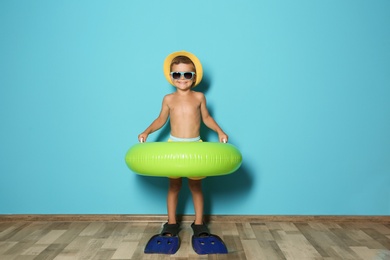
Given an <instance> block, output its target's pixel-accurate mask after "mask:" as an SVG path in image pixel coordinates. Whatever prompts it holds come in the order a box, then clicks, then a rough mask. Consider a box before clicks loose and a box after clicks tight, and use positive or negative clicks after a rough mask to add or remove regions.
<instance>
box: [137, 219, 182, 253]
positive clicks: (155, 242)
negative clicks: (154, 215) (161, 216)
mask: <svg viewBox="0 0 390 260" xmlns="http://www.w3.org/2000/svg"><path fill="white" fill-rule="evenodd" d="M179 230H180V225H179V224H168V223H165V224H164V226H163V230H162V231H161V233H160V234H157V235H154V236H152V237H151V238H150V239H149V241H148V243H147V244H146V246H145V250H144V253H145V254H169V255H173V254H175V253H176V252H177V250H179V247H180V239H179V236H178V235H177V234H178V233H179Z"/></svg>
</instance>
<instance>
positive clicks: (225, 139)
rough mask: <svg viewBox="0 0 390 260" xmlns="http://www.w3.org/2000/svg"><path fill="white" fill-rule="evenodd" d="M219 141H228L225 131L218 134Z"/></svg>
mask: <svg viewBox="0 0 390 260" xmlns="http://www.w3.org/2000/svg"><path fill="white" fill-rule="evenodd" d="M218 138H219V141H220V142H221V143H227V142H228V136H227V134H225V133H221V134H219V135H218Z"/></svg>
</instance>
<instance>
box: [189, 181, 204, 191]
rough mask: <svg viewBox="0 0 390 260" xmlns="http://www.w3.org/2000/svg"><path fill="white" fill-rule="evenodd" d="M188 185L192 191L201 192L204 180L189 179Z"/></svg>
mask: <svg viewBox="0 0 390 260" xmlns="http://www.w3.org/2000/svg"><path fill="white" fill-rule="evenodd" d="M188 186H189V187H190V190H191V192H201V191H202V181H201V180H188Z"/></svg>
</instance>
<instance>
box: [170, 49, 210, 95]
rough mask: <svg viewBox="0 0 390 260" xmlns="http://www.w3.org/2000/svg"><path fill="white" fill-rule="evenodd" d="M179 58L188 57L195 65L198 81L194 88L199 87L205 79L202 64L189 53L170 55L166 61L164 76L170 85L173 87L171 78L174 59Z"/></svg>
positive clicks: (180, 52) (181, 52) (182, 52)
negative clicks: (203, 78)
mask: <svg viewBox="0 0 390 260" xmlns="http://www.w3.org/2000/svg"><path fill="white" fill-rule="evenodd" d="M177 56H186V57H188V58H189V59H190V60H191V61H192V62H193V63H194V65H195V70H196V80H195V83H194V86H193V87H195V86H197V85H198V84H199V83H200V82H201V81H202V77H203V68H202V64H201V63H200V60H199V59H198V58H197V57H196V56H195V55H194V54H192V53H190V52H188V51H177V52H173V53H171V54H169V55H168V56H167V57H166V58H165V61H164V67H163V69H164V76H165V78H166V79H167V80H168V82H169V83H170V84H172V85H173V82H172V78H171V63H172V60H173V59H174V58H176V57H177Z"/></svg>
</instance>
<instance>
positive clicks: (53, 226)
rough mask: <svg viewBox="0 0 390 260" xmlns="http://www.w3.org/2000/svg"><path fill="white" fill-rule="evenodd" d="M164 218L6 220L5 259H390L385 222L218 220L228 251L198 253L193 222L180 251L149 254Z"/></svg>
mask: <svg viewBox="0 0 390 260" xmlns="http://www.w3.org/2000/svg"><path fill="white" fill-rule="evenodd" d="M161 225H162V222H153V221H151V222H145V221H142V222H134V221H131V222H126V221H125V222H118V221H112V222H111V221H90V222H88V221H81V222H79V221H74V222H69V221H67V222H61V221H30V222H26V221H21V222H18V221H5V222H0V259H2V260H3V259H4V260H27V259H28V260H29V259H34V260H44V259H45V260H51V259H55V260H67V259H72V260H74V259H98V260H99V259H102V260H107V259H129V260H132V259H137V260H139V259H162V260H164V259H175V260H181V259H194V260H195V259H234V260H236V259H243V260H246V259H248V260H252V259H254V260H255V259H256V260H257V259H267V260H272V259H275V260H280V259H286V260H290V259H299V260H301V259H326V260H331V259H353V260H355V259H357V260H369V259H373V260H381V259H384V260H389V259H390V224H388V223H379V222H369V221H366V222H346V223H342V222H319V221H315V222H311V221H308V222H302V221H300V222H286V221H285V222H280V221H269V222H257V221H255V222H243V221H239V222H234V221H228V222H218V221H213V222H211V223H210V224H209V228H210V231H211V232H212V233H214V234H217V235H219V236H220V237H221V238H222V239H223V240H224V241H225V244H226V245H227V247H228V251H229V253H228V254H225V255H197V254H196V253H195V252H194V251H193V249H192V245H191V236H192V229H191V227H190V225H191V222H189V221H184V222H182V225H181V231H180V233H179V235H180V241H181V247H180V249H179V251H178V252H177V253H176V254H174V255H161V254H144V252H143V250H144V247H145V245H146V243H147V242H148V240H149V238H150V237H151V236H152V235H154V234H156V233H159V232H160V230H161Z"/></svg>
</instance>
